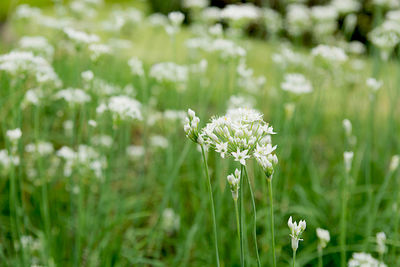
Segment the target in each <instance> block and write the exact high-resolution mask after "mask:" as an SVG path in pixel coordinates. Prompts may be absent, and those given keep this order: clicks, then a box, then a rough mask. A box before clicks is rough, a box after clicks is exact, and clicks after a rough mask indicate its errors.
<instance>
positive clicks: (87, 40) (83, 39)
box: [64, 27, 100, 44]
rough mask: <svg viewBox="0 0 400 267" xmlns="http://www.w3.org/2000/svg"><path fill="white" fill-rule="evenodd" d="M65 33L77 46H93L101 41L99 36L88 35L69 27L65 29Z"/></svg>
mask: <svg viewBox="0 0 400 267" xmlns="http://www.w3.org/2000/svg"><path fill="white" fill-rule="evenodd" d="M64 33H65V34H66V35H67V37H68V38H69V39H71V40H72V41H74V42H76V43H77V44H93V43H97V42H99V41H100V38H99V36H97V35H95V34H88V33H86V32H83V31H78V30H75V29H73V28H69V27H67V28H65V29H64Z"/></svg>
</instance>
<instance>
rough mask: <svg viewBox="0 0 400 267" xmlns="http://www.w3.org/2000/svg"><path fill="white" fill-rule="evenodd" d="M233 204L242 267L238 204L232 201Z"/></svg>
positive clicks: (235, 200)
mask: <svg viewBox="0 0 400 267" xmlns="http://www.w3.org/2000/svg"><path fill="white" fill-rule="evenodd" d="M233 201H234V203H235V214H236V227H237V235H238V241H239V247H240V264H241V266H242V267H243V266H244V264H243V257H244V255H243V253H242V252H243V250H242V239H241V231H240V220H239V209H238V203H237V199H234V200H233Z"/></svg>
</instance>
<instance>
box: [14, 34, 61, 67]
mask: <svg viewBox="0 0 400 267" xmlns="http://www.w3.org/2000/svg"><path fill="white" fill-rule="evenodd" d="M18 50H23V51H31V52H33V53H34V54H36V55H38V56H42V57H44V58H46V59H47V60H50V61H51V60H52V59H53V55H54V47H53V46H52V45H51V44H50V43H49V42H48V41H47V39H46V38H45V37H43V36H24V37H22V38H21V39H20V40H19V42H18Z"/></svg>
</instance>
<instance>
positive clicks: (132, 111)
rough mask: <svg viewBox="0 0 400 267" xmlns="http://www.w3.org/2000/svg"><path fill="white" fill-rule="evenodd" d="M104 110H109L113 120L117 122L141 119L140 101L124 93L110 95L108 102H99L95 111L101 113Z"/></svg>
mask: <svg viewBox="0 0 400 267" xmlns="http://www.w3.org/2000/svg"><path fill="white" fill-rule="evenodd" d="M106 110H109V111H110V112H111V114H112V116H113V119H114V122H115V123H117V124H118V123H119V122H120V121H124V120H128V119H132V120H135V119H137V120H142V119H143V117H142V112H141V103H140V102H139V101H137V100H136V99H133V98H130V97H128V96H125V95H120V96H113V97H110V99H109V100H108V104H101V105H100V106H99V107H98V108H97V110H96V111H97V113H100V114H101V113H103V112H104V111H106Z"/></svg>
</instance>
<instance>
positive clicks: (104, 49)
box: [89, 44, 111, 61]
mask: <svg viewBox="0 0 400 267" xmlns="http://www.w3.org/2000/svg"><path fill="white" fill-rule="evenodd" d="M89 51H90V58H91V59H92V60H93V61H96V60H98V59H99V58H100V57H101V56H103V55H108V54H110V53H111V48H110V47H109V46H108V45H106V44H90V45H89Z"/></svg>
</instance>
